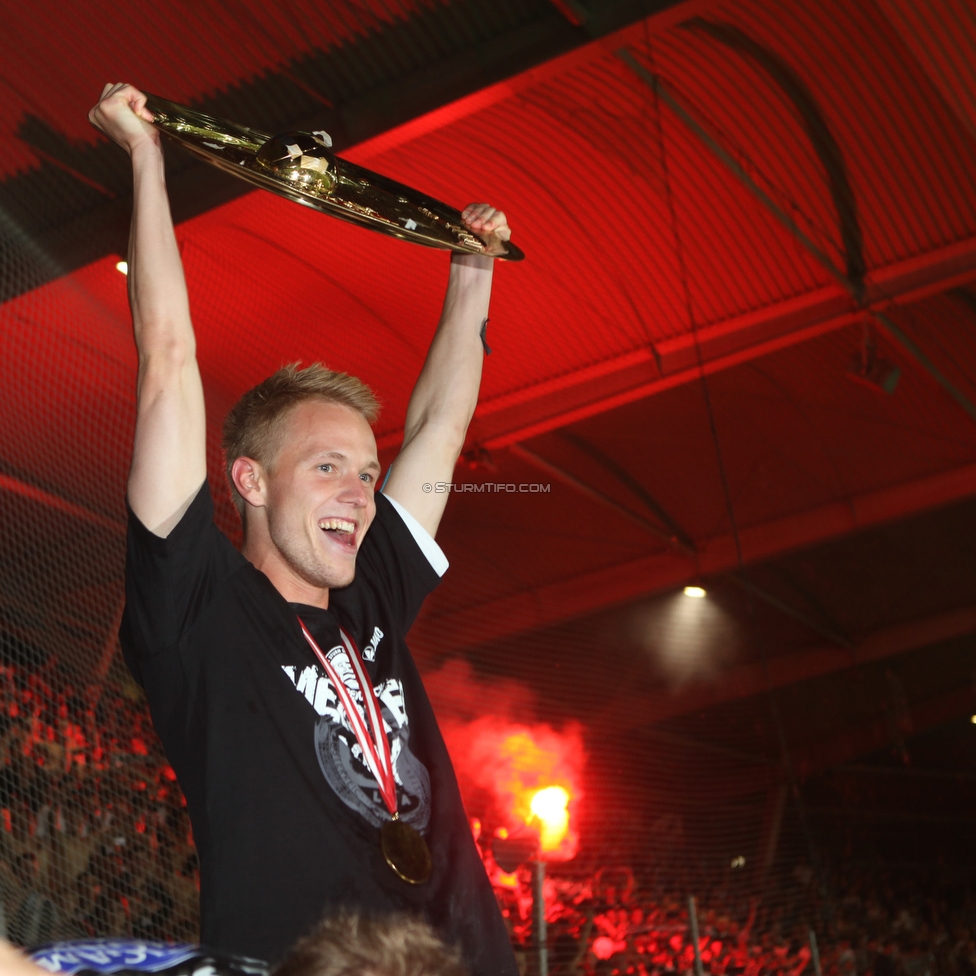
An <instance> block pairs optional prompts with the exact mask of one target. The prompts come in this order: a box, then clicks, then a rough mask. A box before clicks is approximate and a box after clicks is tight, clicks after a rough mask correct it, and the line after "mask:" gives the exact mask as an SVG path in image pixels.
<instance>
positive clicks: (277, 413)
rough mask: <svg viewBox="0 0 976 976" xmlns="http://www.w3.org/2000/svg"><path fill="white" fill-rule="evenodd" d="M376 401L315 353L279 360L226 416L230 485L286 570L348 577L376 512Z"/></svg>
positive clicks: (322, 579)
mask: <svg viewBox="0 0 976 976" xmlns="http://www.w3.org/2000/svg"><path fill="white" fill-rule="evenodd" d="M378 411H379V407H378V404H377V401H376V397H375V396H374V395H373V393H372V391H371V390H370V389H369V387H367V386H366V385H365V384H364V383H363V382H362V381H361V380H358V379H356V378H355V377H352V376H348V375H347V374H345V373H337V372H333V371H332V370H328V369H326V368H325V367H324V366H322V365H321V364H319V363H315V364H313V365H311V366H308V367H306V368H305V369H300V368H299V367H298V364H297V363H295V364H292V365H290V366H285V367H283V368H282V369H280V370H278V372H277V373H275V374H274V375H273V376H270V377H269V378H268V379H266V380H265V381H264V382H263V383H260V384H259V385H258V386H256V387H254V388H253V389H252V390H250V391H248V392H247V393H245V394H244V396H243V397H241V399H240V400H239V401H238V403H237V405H236V406H235V407H234V408H233V409H232V410H231V411H230V413H229V414H228V415H227V419H226V420H225V422H224V439H223V446H224V454H225V458H226V464H227V475H228V480H229V481H230V485H231V492H232V494H233V497H234V502H235V504H236V505H237V508H238V511H239V512H240V513H241V519H242V521H243V524H244V533H245V539H246V540H247V541H248V543H249V544H250V543H251V541H252V540H251V529H252V523H253V525H260V526H261V527H262V531H261V533H259V534H260V535H261V538H262V540H265V541H267V542H268V548H269V550H270V551H272V552H273V554H274V556H275V558H279V557H280V560H281V562H282V565H284V566H287V568H288V572H290V573H292V574H294V575H295V576H296V577H298V578H300V579H302V580H304V581H305V582H308V583H310V584H312V585H314V586H317V587H328V588H331V587H334V586H344V585H347V584H348V583H350V582H351V581H352V577H353V572H354V568H355V555H356V551H357V550H358V548H359V544H360V543H361V541H362V538H363V536H364V534H365V532H366V530H367V529H368V528H369V524H370V522H371V521H372V518H373V515H374V514H375V511H376V509H375V502H374V499H373V490H374V486H375V482H376V479H377V477H378V475H379V462H378V460H377V457H376V441H375V439H374V437H373V432H372V429H371V428H370V424H371V423H372V422H373V420H375V418H376V415H377V413H378Z"/></svg>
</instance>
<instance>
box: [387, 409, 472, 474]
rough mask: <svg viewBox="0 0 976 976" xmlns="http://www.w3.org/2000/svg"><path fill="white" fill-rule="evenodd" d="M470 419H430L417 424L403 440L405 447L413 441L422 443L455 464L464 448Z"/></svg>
mask: <svg viewBox="0 0 976 976" xmlns="http://www.w3.org/2000/svg"><path fill="white" fill-rule="evenodd" d="M469 423H470V418H467V419H462V418H457V417H453V418H440V419H439V418H436V417H428V418H426V419H425V420H423V421H422V422H421V423H419V424H417V425H416V426H415V427H414V429H413V430H408V431H407V432H406V436H405V437H404V439H403V444H404V447H406V446H407V444H409V443H410V442H411V441H414V440H416V441H418V442H422V443H423V444H424V445H429V446H430V447H431V448H435V449H436V451H437V454H438V456H439V457H441V458H443V459H447V460H449V461H450V463H451V464H453V463H454V462H455V461H456V460H457V459H458V457H459V456H460V454H461V450H462V449H463V448H464V440H465V438H466V437H467V434H468V424H469Z"/></svg>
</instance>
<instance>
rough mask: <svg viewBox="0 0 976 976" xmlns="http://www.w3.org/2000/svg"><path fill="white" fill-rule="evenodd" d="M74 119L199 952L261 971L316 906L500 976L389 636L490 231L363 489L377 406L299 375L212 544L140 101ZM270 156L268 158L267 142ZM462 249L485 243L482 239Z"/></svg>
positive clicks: (481, 221)
mask: <svg viewBox="0 0 976 976" xmlns="http://www.w3.org/2000/svg"><path fill="white" fill-rule="evenodd" d="M90 118H91V120H92V122H93V123H94V124H95V125H96V126H97V127H98V128H99V129H101V130H102V131H103V132H104V133H105V134H106V135H108V136H109V137H110V138H111V139H113V140H114V141H115V142H117V143H118V144H119V145H121V146H122V147H123V148H124V149H126V150H127V151H128V153H129V155H130V157H131V160H132V171H133V183H134V207H133V218H132V228H131V236H130V246H129V261H128V263H129V279H128V281H129V297H130V305H131V309H132V319H133V327H134V332H135V340H136V346H137V349H138V353H139V375H138V394H137V418H136V430H135V444H134V451H133V459H132V468H131V471H130V475H129V482H128V492H127V498H128V503H129V508H130V519H129V535H128V551H127V561H126V599H127V605H126V613H125V616H124V619H123V624H122V631H121V640H122V646H123V651H124V653H125V657H126V661H127V663H128V664H129V666H130V668H131V669H132V671H133V673H134V674H135V676H136V678H137V680H139V682H140V683H141V684H142V685H143V686H144V687H145V689H146V692H147V697H148V699H149V704H150V708H151V710H152V715H153V721H154V724H155V727H156V730H157V731H158V733H159V735H160V738H161V739H162V741H163V744H164V746H165V748H166V752H167V755H168V756H169V759H170V761H171V762H172V764H173V767H174V768H175V769H176V772H177V775H178V777H179V781H180V785H181V787H182V789H183V792H184V794H185V796H186V799H187V806H188V809H189V813H190V817H191V820H192V824H193V831H194V839H195V842H196V845H197V850H198V853H199V858H200V877H201V936H202V941H203V942H204V943H205V944H207V945H209V946H212V947H213V948H215V949H220V950H223V951H227V952H232V953H235V954H239V955H246V956H252V957H255V958H260V959H265V960H269V961H277V960H278V959H280V957H281V956H282V955H283V954H284V952H285V950H286V949H287V948H288V946H289V945H291V944H292V943H293V942H294V941H295V939H296V938H297V937H299V936H300V935H301V934H302V933H303V932H305V931H306V930H308V929H309V928H310V927H311V926H312V925H313V924H314V923H315V922H316V921H317V919H318V918H319V917H320V916H321V915H322V914H323V912H326V911H328V910H330V909H336V908H340V907H341V908H348V909H354V910H358V911H359V912H361V913H363V914H366V915H383V914H386V913H389V912H393V911H407V912H413V913H415V914H420V915H423V916H425V917H426V918H427V919H429V921H430V922H431V923H432V924H433V925H434V926H435V928H436V929H437V930H438V931H439V932H440V933H441V935H442V936H443V937H444V938H445V939H447V940H448V941H449V942H453V943H456V944H457V945H458V946H459V947H460V949H461V951H462V954H463V957H464V960H465V962H466V964H467V965H468V966H469V968H470V969H471V971H472V973H473V974H475V976H515V974H516V973H517V967H516V965H515V959H514V956H513V954H512V950H511V947H510V944H509V939H508V935H507V932H506V929H505V925H504V922H503V920H502V918H501V915H500V913H499V911H498V907H497V904H496V902H495V898H494V894H493V892H492V890H491V886H490V884H489V882H488V879H487V877H486V875H485V872H484V869H483V866H482V864H481V860H480V857H479V855H478V852H477V849H476V847H475V844H474V841H473V839H472V836H471V832H470V829H469V827H468V823H467V819H466V816H465V813H464V810H463V807H462V805H461V799H460V794H459V792H458V788H457V782H456V779H455V776H454V772H453V769H452V767H451V763H450V759H449V757H448V755H447V751H446V749H445V747H444V742H443V739H442V738H441V735H440V732H439V730H438V728H437V724H436V721H435V719H434V716H433V713H432V711H431V707H430V703H429V701H428V699H427V696H426V694H425V692H424V690H423V685H422V683H421V681H420V677H419V675H418V673H417V670H416V667H415V665H414V663H413V660H412V658H411V656H410V653H409V651H408V649H407V647H406V644H405V643H404V635H405V633H406V631H407V630H408V629H409V627H410V625H411V623H412V621H413V619H414V617H415V616H416V614H417V612H418V610H419V609H420V606H421V603H422V601H423V599H424V598H425V596H426V595H427V594H428V593H429V592H430V591H431V590H432V589H433V588H434V586H435V585H436V584H437V582H438V580H439V577H440V575H441V574H442V573H443V572H444V570H445V569H446V567H447V560H446V559H445V557H444V555H443V553H442V552H441V550H440V549H439V547H438V546H437V544H436V542H434V539H433V536H434V534H435V532H436V530H437V526H438V523H439V521H440V518H441V515H442V513H443V509H444V504H445V500H446V498H447V494H445V493H436V492H429V491H428V492H426V493H425V492H424V490H423V486H424V485H425V484H427V485H430V484H432V483H435V482H439V481H440V482H443V481H450V480H451V474H452V471H453V468H454V464H455V461H456V459H457V456H458V454H459V452H460V450H461V448H462V445H463V441H464V436H465V432H466V429H467V426H468V423H469V421H470V419H471V416H472V414H473V412H474V408H475V405H476V401H477V395H478V388H479V384H480V378H481V363H482V357H483V345H482V329H483V326H484V323H485V321H486V318H487V314H488V301H489V295H490V290H491V278H492V264H493V262H492V259H491V258H490V257H488V256H486V254H490V253H504V250H505V246H506V245H505V242H506V241H507V240H508V237H509V230H508V225H507V222H506V219H505V216H504V214H502V213H500V212H498V211H496V210H494V209H493V208H492V207H489V206H487V205H473V206H470V207H468V208H467V209H466V210H465V211H464V214H463V224H464V228H463V229H464V231H465V233H470V234H471V235H477V237H478V238H480V240H481V242H483V244H484V248H485V253H484V254H476V253H455V254H454V255H452V258H451V268H450V277H449V282H448V287H447V294H446V297H445V301H444V310H443V313H442V316H441V320H440V323H439V325H438V327H437V330H436V333H435V335H434V338H433V341H432V343H431V346H430V349H429V352H428V355H427V359H426V362H425V364H424V366H423V369H422V371H421V373H420V376H419V378H418V380H417V384H416V386H415V388H414V391H413V394H412V396H411V399H410V403H409V406H408V409H407V417H406V423H405V432H404V443H403V448H402V450H401V452H400V454H399V455H398V457H397V459H396V461H395V463H394V464H393V466H392V468H391V470H390V473H389V475H388V478H387V481H386V483H385V485H384V486H383V490H382V492H381V491H380V490H379V485H378V478H379V475H380V466H379V462H378V460H377V452H376V443H375V440H374V438H373V434H372V430H371V428H370V423H371V422H372V420H373V419H374V418H375V415H376V412H377V406H376V401H375V399H374V397H373V395H372V393H371V391H370V390H369V389H368V388H367V387H366V386H365V385H364V384H363V383H361V382H360V381H359V380H357V379H355V378H354V377H350V376H347V375H345V374H341V373H334V372H332V371H330V370H328V369H326V368H325V367H323V366H321V365H319V364H315V365H313V366H311V367H308V368H306V369H299V368H298V367H297V366H289V367H284V368H283V369H281V370H279V371H278V372H277V373H275V374H274V375H273V376H272V377H269V378H268V379H267V380H265V381H264V382H263V383H261V384H260V385H259V386H257V387H255V389H253V390H251V391H250V392H248V393H247V394H245V395H244V397H243V398H242V399H241V401H240V402H239V403H238V405H237V406H236V407H235V408H234V409H233V410H232V411H231V413H230V415H229V416H228V418H227V421H226V423H225V429H224V446H225V452H226V457H227V473H228V476H229V479H230V482H231V491H232V494H233V496H234V500H235V502H236V504H237V507H238V509H239V511H240V512H241V517H242V520H243V525H244V544H243V547H242V550H241V551H240V552H238V551H237V550H236V549H235V548H234V547H233V546H232V545H231V544H230V543H229V541H228V540H227V539H226V538H225V537H224V536H223V535H222V534H221V533H220V532H219V531H218V530H217V528H216V527H215V525H214V524H213V505H212V501H211V498H210V494H209V490H208V486H207V477H206V475H207V470H206V451H205V446H206V443H205V442H206V420H205V413H204V397H203V386H202V382H201V378H200V373H199V370H198V367H197V362H196V358H195V340H194V333H193V327H192V324H191V318H190V310H189V304H188V299H187V293H186V286H185V283H184V277H183V268H182V264H181V261H180V256H179V251H178V249H177V245H176V239H175V235H174V232H173V225H172V219H171V216H170V211H169V202H168V198H167V195H166V188H165V182H164V172H163V157H162V151H161V147H160V140H159V130H158V129H157V128H155V127H154V126H153V125H151V124H149V123H150V122H151V121H152V118H153V116H152V113H151V112H150V111H149V110H148V109H147V108H146V96H145V95H144V94H143V93H141V92H139V91H138V90H136V89H135V88H133V87H132V86H129V85H106V87H105V90H104V91H103V93H102V97H101V100H100V101H99V103H98V105H96V106H95V107H94V108H93V109H92V111H91V113H90ZM286 143H287V140H286ZM479 246H481V245H480V243H479Z"/></svg>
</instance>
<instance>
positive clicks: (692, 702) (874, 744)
mask: <svg viewBox="0 0 976 976" xmlns="http://www.w3.org/2000/svg"><path fill="white" fill-rule="evenodd" d="M973 632H976V607H965V608H963V609H961V610H953V611H950V612H948V613H942V614H936V615H935V616H932V617H926V618H923V619H922V620H913V621H910V622H908V623H902V624H896V625H895V626H893V627H886V628H884V629H882V630H878V631H875V632H874V633H873V634H869V635H868V636H867V637H865V638H864V639H863V640H861V641H860V642H859V643H858V645H857V646H856V647H855V648H854V649H853V650H850V651H848V650H842V649H840V648H837V647H816V648H811V649H810V650H807V651H797V652H795V653H790V654H782V655H777V656H775V657H772V658H769V660H768V662H767V663H768V669H769V670H768V675H767V671H766V666H764V665H763V663H762V661H753V662H750V663H748V664H740V665H738V666H736V667H732V668H729V669H727V670H726V671H723V672H721V673H719V674H718V675H715V676H713V677H712V680H709V681H707V682H702V683H700V684H697V685H690V686H687V687H686V688H684V689H682V690H680V691H678V692H675V691H674V690H673V689H672V688H670V687H662V688H658V689H654V690H653V691H650V692H648V693H646V694H643V695H640V696H636V695H635V693H634V692H633V691H628V692H625V693H622V694H621V695H620V696H619V697H618V698H614V699H611V700H610V701H609V702H607V703H606V704H605V705H604V707H603V708H602V709H601V710H600V712H599V713H598V714H597V715H596V716H595V717H594V718H593V720H592V722H591V723H590V728H591V730H593V731H596V730H597V729H599V728H602V727H606V728H613V729H614V730H615V731H618V732H623V731H626V730H627V729H628V728H640V727H642V726H644V725H650V724H653V723H655V722H661V721H663V720H665V719H668V718H673V717H674V716H676V715H684V714H687V713H688V712H694V711H701V710H702V709H706V708H711V707H713V706H715V705H721V704H723V703H724V702H730V701H736V700H738V699H740V698H749V697H751V696H752V695H759V694H763V693H765V692H767V691H769V690H770V689H775V688H783V687H786V686H787V685H792V684H796V683H797V682H799V681H807V680H809V679H811V678H820V677H823V676H824V675H828V674H833V673H834V672H837V671H843V670H845V669H847V668H852V667H855V666H857V665H862V664H868V663H870V662H872V661H883V660H885V659H887V658H890V657H894V656H895V655H897V654H904V653H906V652H907V651H914V650H917V649H918V648H920V647H927V646H928V645H930V644H936V643H939V642H941V641H945V640H952V639H953V638H956V637H962V636H965V635H967V634H972V633H973ZM965 691H966V693H967V695H968V698H966V701H969V702H970V703H971V706H972V707H976V692H974V691H973V689H972V688H966V689H965ZM638 698H639V701H640V708H638V709H635V708H634V705H635V701H636V700H637V699H638ZM625 706H626V707H625ZM967 707H970V706H966V705H964V706H963V711H965V708H967ZM910 711H911V715H912V727H913V729H914V730H915V731H916V732H919V731H921V730H922V728H924V727H927V724H933V723H932V722H931V721H929V715H928V712H926V711H925V709H924V707H923V706H920V705H917V704H915V705H912V706H911V707H910ZM916 713H919V714H918V715H917V716H916ZM623 715H632V716H633V718H632V719H631V720H630V721H629V724H628V723H627V722H625V723H624V724H623V725H622V724H621V716H623ZM916 717H917V718H918V722H916ZM951 717H952V713H949V712H947V713H946V714H945V715H944V717H943V718H942V721H946V720H948V719H949V718H951ZM935 724H937V723H935ZM876 725H881V726H884V734H886V735H887V738H886V739H885V738H884V735H882V736H881V738H880V739H878V737H877V735H876V733H875V732H874V731H871V733H870V742H868V743H865V742H863V741H859V742H854V741H852V744H851V749H850V751H849V752H845V753H838V751H837V746H836V745H835V744H834V743H833V742H830V743H819V744H815V745H807V746H800V747H797V748H796V750H795V752H796V755H795V756H794V757H793V758H794V762H795V763H799V762H802V761H805V762H806V763H807V764H808V765H807V766H806V767H805V768H804V770H803V774H804V775H809V773H810V772H812V771H813V768H818V769H819V768H823V767H824V766H828V765H834V764H836V763H839V762H848V761H849V760H851V759H854V758H856V757H857V756H860V755H863V754H864V753H866V752H870V751H871V750H872V749H876V748H878V746H879V745H882V746H883V745H885V743H886V742H890V741H891V733H890V729H889V727H888V725H887V723H885V722H884V721H883V720H882V721H881V722H880V723H875V722H872V723H870V729H871V730H874V727H875V726H876ZM848 734H849V733H848V732H844V733H842V734H840V735H839V736H838V742H843V741H844V740H845V737H846V736H847V735H848ZM861 738H862V739H863V738H864V737H863V736H862V737H861ZM857 739H858V736H857V735H854V736H853V740H857ZM791 751H794V750H791Z"/></svg>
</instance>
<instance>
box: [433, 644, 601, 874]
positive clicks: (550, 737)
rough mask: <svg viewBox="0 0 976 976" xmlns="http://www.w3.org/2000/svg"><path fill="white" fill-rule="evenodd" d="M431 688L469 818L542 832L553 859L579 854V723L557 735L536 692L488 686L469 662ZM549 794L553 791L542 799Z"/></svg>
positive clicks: (456, 663)
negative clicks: (541, 713) (540, 711)
mask: <svg viewBox="0 0 976 976" xmlns="http://www.w3.org/2000/svg"><path fill="white" fill-rule="evenodd" d="M425 684H426V686H427V690H428V693H429V694H430V697H431V701H432V703H433V704H434V709H435V711H436V712H437V715H438V719H439V722H440V726H441V731H442V732H443V733H444V739H445V741H446V742H447V748H448V750H449V752H450V753H451V759H452V760H453V762H454V767H455V769H456V771H457V774H458V782H459V784H460V787H461V795H462V797H463V799H464V805H465V809H466V810H467V812H468V816H469V817H475V818H477V819H479V820H480V821H481V822H482V824H483V826H484V829H485V831H486V832H491V833H495V832H496V831H497V830H499V829H500V828H503V829H504V830H506V831H508V832H509V833H515V832H517V831H519V830H522V829H524V828H525V826H530V827H531V828H533V829H535V830H537V831H539V833H540V839H541V847H542V852H543V857H544V858H545V859H546V860H568V859H569V858H571V857H573V856H575V854H576V849H577V846H578V843H579V837H578V834H577V832H576V830H575V828H574V822H575V820H576V811H577V810H578V808H579V804H580V801H581V800H582V797H583V790H582V771H583V766H584V763H585V752H584V747H583V736H582V728H581V726H580V725H579V723H577V722H570V723H567V724H566V725H565V726H564V727H563V728H562V729H560V730H557V729H554V728H553V727H552V726H550V725H547V724H544V723H539V722H535V721H533V719H534V717H535V707H534V706H535V698H534V696H533V694H532V692H531V690H530V689H529V688H527V687H526V686H525V685H523V684H520V683H519V682H517V681H513V680H511V679H501V680H499V681H485V680H480V679H478V678H476V677H475V676H474V674H473V672H472V669H471V666H470V665H469V664H468V663H467V662H466V661H464V660H461V659H457V658H454V659H452V660H450V661H448V662H447V664H445V666H444V667H443V668H441V670H440V671H437V672H435V673H434V674H431V675H429V676H428V677H426V678H425ZM542 790H546V791H547V792H546V793H545V794H542V795H538V794H539V791H542ZM559 790H564V791H565V797H564V796H562V795H561V794H560V792H559ZM533 799H534V800H535V809H533ZM567 800H568V802H567ZM546 801H548V802H546ZM564 804H565V806H564ZM561 807H562V809H560V808H561Z"/></svg>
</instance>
